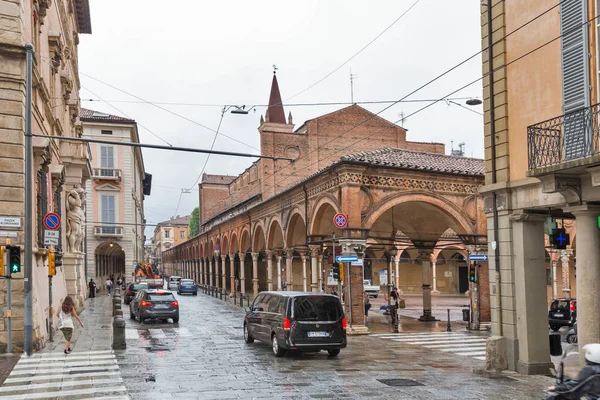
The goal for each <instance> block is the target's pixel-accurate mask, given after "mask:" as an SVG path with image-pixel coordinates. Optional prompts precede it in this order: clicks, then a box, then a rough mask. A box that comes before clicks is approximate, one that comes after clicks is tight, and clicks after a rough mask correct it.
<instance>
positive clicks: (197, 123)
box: [79, 72, 260, 151]
mask: <svg viewBox="0 0 600 400" xmlns="http://www.w3.org/2000/svg"><path fill="white" fill-rule="evenodd" d="M79 74H80V75H83V76H85V77H88V78H90V79H92V80H94V81H96V82H98V83H101V84H103V85H106V86H108V87H110V88H112V89H115V90H117V91H119V92H122V93H125V94H126V95H128V96H131V97H134V98H136V99H138V100H140V101H142V102H144V103H146V104H150V105H152V106H154V107H156V108H158V109H160V110H163V111H165V112H168V113H169V114H172V115H175V116H176V117H179V118H182V119H184V120H186V121H188V122H190V123H192V124H195V125H198V126H200V127H202V128H204V129H207V130H209V131H211V132H215V133H216V132H217V131H216V130H214V129H212V128H210V127H208V126H206V125H204V124H201V123H200V122H198V121H194V120H193V119H191V118H188V117H186V116H184V115H181V114H179V113H176V112H175V111H171V110H169V109H168V108H165V107H162V106H160V105H159V104H156V103H152V102H151V101H148V100H145V99H143V98H141V97H139V96H136V95H135V94H132V93H129V92H127V91H125V90H123V89H121V88H119V87H116V86H114V85H111V84H110V83H107V82H104V81H102V80H100V79H98V78H94V77H93V76H91V75H88V74H85V73H83V72H80V73H79ZM219 135H221V136H223V137H226V138H228V139H230V140H233V141H234V142H237V143H239V144H243V145H244V146H247V147H250V148H251V149H254V150H258V151H260V149H259V148H256V147H254V146H252V145H251V144H248V143H245V142H242V141H241V140H238V139H236V138H234V137H232V136H229V135H226V134H224V133H221V132H219Z"/></svg>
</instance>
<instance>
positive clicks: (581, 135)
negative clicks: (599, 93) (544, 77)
mask: <svg viewBox="0 0 600 400" xmlns="http://www.w3.org/2000/svg"><path fill="white" fill-rule="evenodd" d="M587 19H588V14H587V0H567V1H564V2H562V3H561V6H560V33H561V35H562V37H561V58H562V60H561V64H562V85H563V88H562V89H563V90H562V97H563V113H564V114H565V125H564V152H565V154H564V158H565V160H572V159H575V158H580V157H585V156H586V155H587V154H588V150H589V149H590V147H591V146H590V144H591V136H590V133H591V131H590V130H589V129H588V128H587V125H588V124H587V123H586V117H585V116H586V115H587V113H586V112H585V110H582V109H584V108H587V107H589V106H590V92H589V82H590V79H589V62H588V33H587V30H588V26H587V24H585V22H586V21H587ZM575 111H580V112H575Z"/></svg>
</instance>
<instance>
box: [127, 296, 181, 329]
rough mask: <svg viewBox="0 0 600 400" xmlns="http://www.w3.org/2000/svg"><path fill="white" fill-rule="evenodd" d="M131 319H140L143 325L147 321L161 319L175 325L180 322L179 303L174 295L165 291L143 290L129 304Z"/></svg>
mask: <svg viewBox="0 0 600 400" xmlns="http://www.w3.org/2000/svg"><path fill="white" fill-rule="evenodd" d="M129 317H130V318H131V319H136V318H139V319H140V323H141V324H143V323H144V320H145V319H148V318H151V319H160V320H163V321H165V322H166V321H167V320H168V319H169V318H171V319H173V323H177V322H179V302H178V301H177V300H176V299H175V296H173V293H171V292H167V291H164V290H156V289H142V290H139V291H138V292H137V294H136V295H135V297H134V298H133V300H131V303H129Z"/></svg>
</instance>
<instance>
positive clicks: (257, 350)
mask: <svg viewBox="0 0 600 400" xmlns="http://www.w3.org/2000/svg"><path fill="white" fill-rule="evenodd" d="M174 295H175V297H176V298H177V299H178V300H179V305H180V320H179V323H177V324H173V323H172V322H169V323H162V322H147V323H145V324H140V322H139V321H131V320H129V318H128V317H129V310H128V309H127V308H125V307H126V306H125V307H124V314H125V317H126V318H127V329H128V330H127V337H128V339H127V349H126V350H124V351H117V352H116V356H117V362H118V365H119V367H120V370H121V375H122V377H123V381H124V385H125V386H126V388H127V391H128V394H129V396H130V398H132V399H159V398H160V399H165V398H167V399H168V398H175V399H240V398H241V399H249V398H272V399H279V398H294V399H296V398H298V399H324V398H348V399H391V398H396V399H432V398H434V399H496V398H497V399H530V398H541V397H542V396H543V392H542V390H543V388H545V387H547V386H548V385H549V384H552V382H553V380H552V379H550V378H547V377H539V376H537V377H527V376H520V375H510V376H509V377H506V376H504V377H500V378H498V377H493V378H490V377H486V376H482V375H480V374H476V373H474V370H475V369H479V368H482V367H483V362H482V361H479V360H476V359H474V358H472V357H466V356H464V357H463V356H457V355H455V354H454V353H445V352H443V349H433V350H432V349H427V348H425V347H423V346H419V345H411V344H408V343H405V342H401V341H393V340H389V339H388V340H386V339H385V337H384V336H368V337H367V336H362V337H351V338H349V345H348V348H346V349H343V350H342V352H341V353H340V355H339V356H338V357H335V358H331V357H328V355H327V353H326V352H321V353H318V354H302V355H299V354H289V353H288V354H286V355H285V356H284V357H282V358H275V357H274V356H273V354H272V352H271V348H270V346H268V345H266V344H263V343H260V342H258V341H257V342H255V343H253V344H251V345H247V344H246V343H244V340H243V334H242V321H243V315H244V312H243V310H242V309H241V308H240V307H239V306H238V307H235V306H233V305H231V304H227V303H225V302H223V301H221V300H218V299H215V298H213V297H209V296H208V295H205V294H202V293H199V294H198V296H189V295H186V296H179V295H177V294H176V293H174ZM470 335H471V334H470ZM473 335H474V334H473ZM474 337H477V336H476V335H474ZM436 350H441V351H436ZM379 379H410V380H413V381H402V382H401V383H416V384H421V385H422V386H401V387H391V386H387V385H386V384H384V383H382V382H381V381H379Z"/></svg>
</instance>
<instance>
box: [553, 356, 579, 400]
mask: <svg viewBox="0 0 600 400" xmlns="http://www.w3.org/2000/svg"><path fill="white" fill-rule="evenodd" d="M573 348H575V346H572V345H567V346H565V349H564V350H563V353H562V356H561V357H560V363H559V364H558V369H557V370H556V385H560V384H562V383H563V382H564V380H565V358H567V356H570V355H572V354H579V352H577V351H572V352H569V350H570V349H573ZM560 395H561V394H560V393H556V392H550V391H546V398H545V399H546V400H551V399H556V398H557V397H559V396H560Z"/></svg>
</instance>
